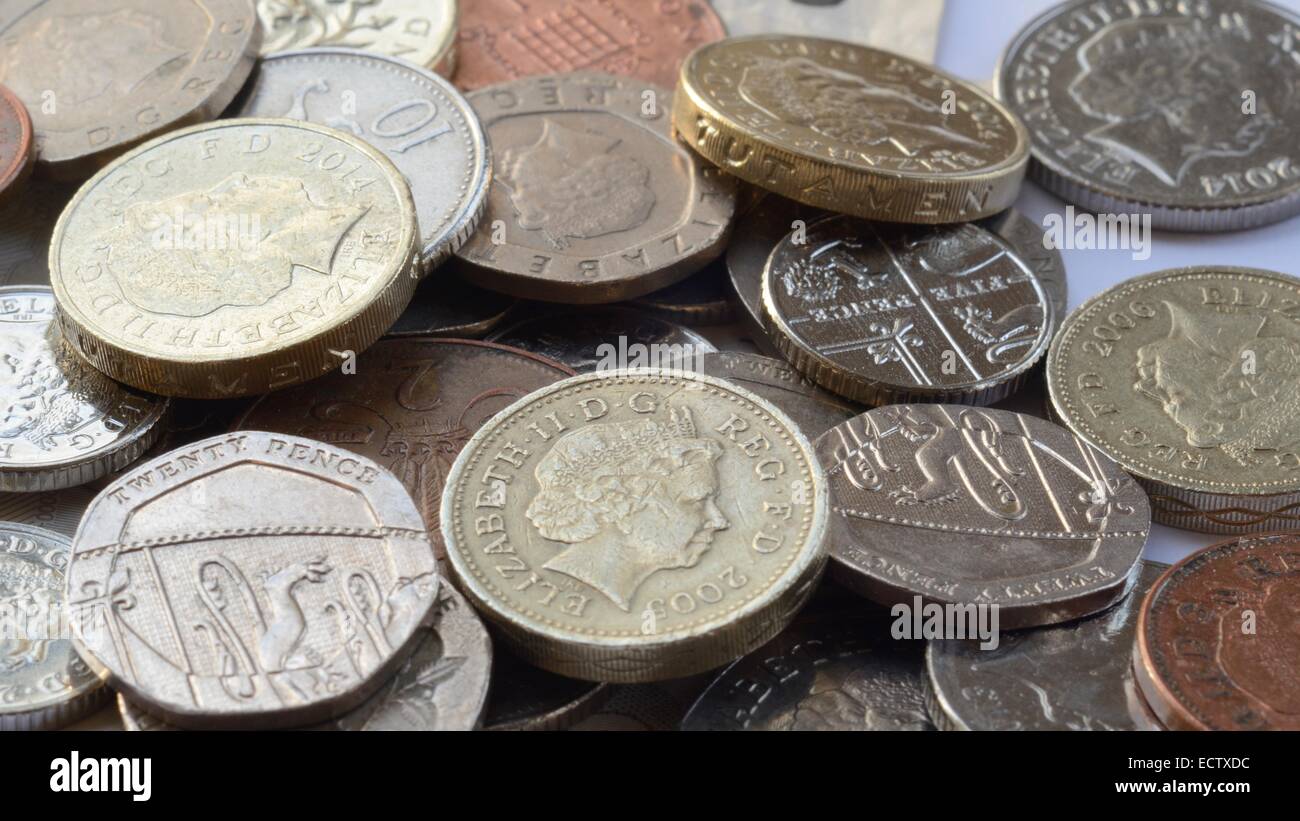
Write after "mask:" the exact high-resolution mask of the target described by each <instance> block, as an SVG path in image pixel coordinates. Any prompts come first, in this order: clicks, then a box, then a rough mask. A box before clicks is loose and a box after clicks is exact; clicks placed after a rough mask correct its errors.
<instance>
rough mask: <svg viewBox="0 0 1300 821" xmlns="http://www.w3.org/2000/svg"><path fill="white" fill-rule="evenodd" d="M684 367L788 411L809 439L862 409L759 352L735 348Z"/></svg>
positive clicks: (711, 354) (697, 359) (702, 358)
mask: <svg viewBox="0 0 1300 821" xmlns="http://www.w3.org/2000/svg"><path fill="white" fill-rule="evenodd" d="M683 365H684V366H690V367H694V368H695V369H696V370H697V371H698V372H699V373H703V374H706V375H707V376H716V377H718V378H719V379H725V380H727V381H728V382H734V383H735V384H737V385H739V386H740V387H742V388H744V389H745V390H747V391H749V392H750V393H752V394H755V395H757V396H761V397H763V398H764V399H766V400H767V401H769V402H771V403H772V404H773V405H776V406H777V407H778V408H780V409H781V410H783V411H785V413H786V415H787V416H789V417H790V419H791V420H792V421H793V422H794V423H795V424H796V425H798V426H799V430H800V432H802V433H803V435H804V436H807V437H808V440H809V441H812V440H814V439H816V438H817V437H818V436H821V435H822V434H823V433H825V432H826V431H828V430H830V429H831V428H833V427H835V426H836V425H838V424H840V423H842V422H846V421H848V420H849V419H852V418H853V417H855V416H857V415H858V414H859V413H861V412H862V409H861V408H857V407H854V406H853V405H851V404H849V403H848V402H846V401H844V400H843V399H840V398H839V397H838V396H836V395H835V394H833V393H828V392H826V391H824V390H822V389H821V388H819V387H817V386H816V385H814V384H813V383H811V382H809V381H808V380H807V379H804V378H803V377H802V376H800V375H799V372H798V371H796V370H795V369H794V368H791V367H790V366H789V365H788V364H787V363H785V362H782V361H781V360H779V359H772V358H771V357H767V356H760V355H759V354H750V353H740V352H736V351H719V352H717V353H706V354H703V355H701V356H698V357H696V358H695V359H693V360H685V361H684V362H683Z"/></svg>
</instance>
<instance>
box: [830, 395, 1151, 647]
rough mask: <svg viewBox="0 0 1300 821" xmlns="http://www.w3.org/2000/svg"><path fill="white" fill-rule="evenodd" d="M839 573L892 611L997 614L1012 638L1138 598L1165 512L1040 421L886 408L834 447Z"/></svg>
mask: <svg viewBox="0 0 1300 821" xmlns="http://www.w3.org/2000/svg"><path fill="white" fill-rule="evenodd" d="M816 449H817V457H818V459H819V460H820V461H821V464H822V466H823V467H824V468H825V469H826V473H827V477H828V481H829V485H830V495H831V510H832V515H831V529H830V534H831V535H830V543H831V572H832V573H833V574H834V576H835V578H836V579H837V580H839V581H840V582H842V583H843V584H845V585H846V586H848V587H851V588H853V589H854V590H856V591H858V592H859V593H861V594H862V595H865V596H867V597H869V598H871V599H873V600H875V601H877V602H879V603H881V604H885V605H893V604H896V603H899V602H905V603H908V604H911V602H912V600H913V597H914V596H922V597H924V598H925V599H926V600H928V601H933V602H937V603H941V604H948V603H952V604H967V603H970V604H984V605H995V604H996V605H997V606H998V608H999V626H1000V627H1001V628H1005V629H1016V628H1019V627H1031V626H1034V625H1041V624H1055V623H1057V622H1062V621H1067V620H1069V619H1074V618H1079V617H1080V616H1086V615H1088V614H1090V613H1095V612H1097V611H1098V610H1101V609H1103V608H1105V607H1107V606H1109V605H1110V604H1112V603H1114V602H1115V601H1117V600H1118V599H1119V598H1120V597H1122V596H1123V595H1124V594H1125V593H1126V592H1128V590H1129V588H1130V587H1131V586H1132V583H1133V577H1134V574H1135V572H1136V568H1137V566H1138V557H1139V556H1141V554H1142V547H1143V545H1145V544H1146V540H1147V531H1148V529H1149V527H1150V523H1151V513H1150V509H1149V508H1148V506H1147V500H1146V494H1144V493H1143V492H1142V488H1141V487H1140V486H1139V485H1138V484H1137V483H1136V482H1134V481H1133V480H1132V479H1131V478H1129V476H1128V475H1127V474H1125V473H1124V471H1122V470H1120V468H1119V466H1118V465H1116V464H1115V463H1114V462H1112V461H1111V460H1109V459H1107V458H1106V457H1105V456H1104V455H1102V454H1101V453H1099V452H1097V451H1096V450H1095V449H1093V448H1092V447H1090V446H1089V445H1088V444H1087V443H1086V442H1084V441H1083V440H1082V439H1080V438H1079V437H1077V436H1073V435H1071V434H1070V432H1069V431H1067V430H1065V429H1063V428H1061V427H1059V426H1057V425H1054V424H1052V423H1050V422H1046V421H1044V420H1042V419H1036V418H1034V417H1031V416H1025V415H1023V414H1019V413H1012V412H1010V411H1002V410H993V409H987V408H967V407H961V406H954V405H891V406H889V407H884V408H877V409H876V410H872V411H868V412H867V413H865V414H863V415H862V416H859V417H858V418H856V419H852V420H850V421H848V422H845V423H844V424H843V425H840V426H839V427H837V428H835V429H833V430H831V431H829V432H828V433H826V434H823V435H822V436H821V437H820V438H818V440H817V442H816Z"/></svg>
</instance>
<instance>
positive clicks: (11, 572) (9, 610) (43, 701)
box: [0, 522, 108, 730]
mask: <svg viewBox="0 0 1300 821" xmlns="http://www.w3.org/2000/svg"><path fill="white" fill-rule="evenodd" d="M70 549H71V544H70V543H69V541H68V539H67V537H66V536H62V535H60V534H58V533H54V532H52V531H49V530H43V529H41V528H37V527H29V526H27V525H20V524H14V523H12V522H0V730H48V729H52V728H55V727H60V726H63V725H65V724H70V723H72V722H74V721H76V720H77V719H79V718H81V717H82V716H85V715H89V714H90V713H91V712H93V711H94V710H95V709H97V708H98V707H99V704H100V703H101V702H102V701H103V700H104V698H105V697H106V696H107V695H108V690H107V688H105V687H103V686H101V685H102V682H101V681H100V680H99V677H98V676H96V675H95V674H94V673H93V672H92V671H91V669H90V668H89V667H87V666H86V664H85V662H83V661H82V660H81V658H80V657H79V656H78V655H77V653H76V651H75V650H74V649H73V647H72V641H71V640H69V639H68V637H67V636H66V635H64V631H65V629H66V625H67V619H66V618H65V611H64V606H63V602H64V598H63V597H64V573H65V571H66V570H67V567H68V554H69V551H70Z"/></svg>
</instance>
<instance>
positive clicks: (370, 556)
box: [68, 431, 439, 729]
mask: <svg viewBox="0 0 1300 821" xmlns="http://www.w3.org/2000/svg"><path fill="white" fill-rule="evenodd" d="M438 587H439V578H438V572H437V565H436V563H435V560H434V555H433V547H432V545H430V543H429V539H428V534H427V532H426V530H425V526H424V522H423V521H422V520H421V518H420V514H419V511H418V510H417V509H416V507H415V505H414V503H412V502H411V497H410V494H408V493H407V491H406V488H405V487H403V486H402V483H401V482H399V481H398V480H397V478H396V477H394V476H393V475H392V474H391V473H389V472H388V471H386V470H385V469H383V468H382V467H380V466H379V465H377V464H375V463H374V462H372V461H370V460H369V459H366V458H365V457H362V456H357V455H356V454H353V453H351V452H350V451H347V450H343V449H341V448H337V447H334V446H332V445H326V444H323V443H320V442H314V441H312V440H310V439H301V438H299V437H296V436H285V435H280V434H273V433H264V432H256V431H254V432H240V433H231V434H226V435H224V436H216V437H213V438H210V439H204V440H202V441H200V442H196V443H195V444H193V445H189V446H186V447H183V448H180V449H178V450H175V451H172V452H171V453H169V454H167V455H165V456H161V457H159V458H157V459H154V460H152V461H150V462H146V463H145V464H143V465H140V466H139V467H137V468H136V469H135V470H133V471H131V472H130V473H127V474H126V475H124V476H123V477H121V478H120V479H118V480H117V481H115V482H113V483H112V484H110V485H109V486H108V487H107V488H105V489H104V491H103V492H102V493H100V495H99V496H98V497H97V498H96V499H95V501H94V502H93V503H92V504H91V506H90V509H89V510H87V511H86V517H85V519H84V520H83V522H82V525H81V528H80V529H79V530H78V531H77V537H76V539H75V541H74V545H73V555H72V561H71V563H70V564H69V567H68V591H69V600H68V604H69V607H70V609H71V616H72V622H73V635H74V638H75V640H76V642H77V650H78V652H80V653H81V655H82V657H83V658H84V659H86V661H87V663H88V664H90V665H91V667H92V668H95V669H96V670H97V671H98V672H99V673H100V674H101V675H102V676H104V677H105V678H107V679H108V680H109V683H110V684H111V685H112V686H113V688H114V689H115V690H117V691H118V692H119V693H122V694H123V695H125V696H126V697H127V698H128V699H130V700H131V701H133V702H135V703H136V704H139V705H140V706H141V707H143V708H145V709H146V710H148V711H149V712H150V713H152V714H154V715H156V716H157V717H159V718H161V719H163V720H164V721H166V722H168V723H171V724H176V725H177V726H180V727H185V728H189V729H205V728H238V727H241V726H248V725H249V724H255V725H256V726H259V727H268V728H273V727H294V726H303V725H306V724H311V723H314V722H319V721H324V720H326V719H329V718H332V717H334V716H339V715H343V714H344V713H346V712H347V711H349V710H351V709H353V708H355V707H357V706H358V705H360V704H361V703H362V702H363V701H365V700H366V699H367V698H368V697H370V696H371V695H372V694H373V693H374V692H375V691H376V690H378V689H379V688H380V687H381V686H382V685H383V683H384V682H386V681H389V680H391V679H392V676H393V675H394V674H396V673H397V671H398V669H399V668H400V667H401V665H402V664H403V662H404V661H405V660H406V658H407V657H408V656H409V654H410V652H411V651H412V650H413V649H414V648H415V645H416V642H418V640H419V639H420V637H421V635H422V626H423V625H424V624H426V622H427V620H428V618H429V617H430V615H431V613H432V611H433V608H434V605H435V603H436V601H437V594H438Z"/></svg>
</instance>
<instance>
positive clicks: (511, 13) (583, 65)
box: [454, 0, 727, 90]
mask: <svg viewBox="0 0 1300 821" xmlns="http://www.w3.org/2000/svg"><path fill="white" fill-rule="evenodd" d="M726 34H727V30H726V28H725V27H724V26H723V24H722V20H721V19H720V18H719V17H718V15H717V13H716V12H714V10H713V7H712V6H710V5H709V4H708V3H706V2H703V0H674V2H646V0H526V1H525V0H473V2H467V3H462V4H461V10H460V38H459V40H458V42H457V68H456V74H455V78H454V79H455V81H456V85H458V86H460V87H461V88H463V89H467V90H472V89H476V88H482V87H484V86H489V85H492V84H494V83H502V82H506V81H507V80H517V79H519V78H520V77H528V76H531V75H534V74H558V73H560V72H565V71H588V70H590V71H604V72H608V73H610V74H621V75H627V76H630V77H639V78H641V79H644V80H650V81H652V82H655V83H658V84H659V85H661V86H665V87H667V88H672V87H674V86H676V85H677V72H678V70H679V69H680V68H681V65H682V60H684V59H685V58H686V55H687V54H689V53H690V52H691V50H692V49H694V48H696V47H697V46H701V45H704V44H705V43H711V42H713V41H714V40H720V39H722V38H723V37H725V36H726Z"/></svg>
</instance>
